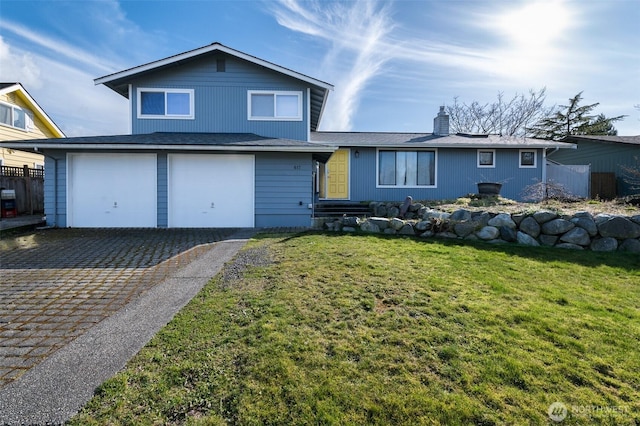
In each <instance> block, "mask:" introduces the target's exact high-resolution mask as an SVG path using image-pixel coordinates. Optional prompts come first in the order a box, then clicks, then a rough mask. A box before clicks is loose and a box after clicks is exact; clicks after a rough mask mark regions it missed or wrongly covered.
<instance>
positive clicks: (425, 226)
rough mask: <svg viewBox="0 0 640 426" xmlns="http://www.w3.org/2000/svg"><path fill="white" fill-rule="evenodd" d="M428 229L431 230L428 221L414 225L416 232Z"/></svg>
mask: <svg viewBox="0 0 640 426" xmlns="http://www.w3.org/2000/svg"><path fill="white" fill-rule="evenodd" d="M429 228H431V222H429V221H428V220H421V221H420V222H418V223H416V231H426V230H427V229H429Z"/></svg>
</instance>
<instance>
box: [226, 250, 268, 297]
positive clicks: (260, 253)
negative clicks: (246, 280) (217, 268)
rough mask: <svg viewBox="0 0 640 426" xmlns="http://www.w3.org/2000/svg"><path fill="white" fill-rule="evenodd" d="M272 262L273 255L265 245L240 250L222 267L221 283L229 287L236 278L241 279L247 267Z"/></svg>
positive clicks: (260, 265)
mask: <svg viewBox="0 0 640 426" xmlns="http://www.w3.org/2000/svg"><path fill="white" fill-rule="evenodd" d="M272 263H273V257H272V256H271V253H270V251H269V249H268V248H267V247H266V246H260V247H253V248H250V249H247V250H242V251H241V252H240V253H238V255H237V256H236V257H235V258H234V260H233V261H232V262H229V263H227V264H226V265H225V267H224V268H223V269H222V285H223V286H227V287H229V286H231V285H232V284H233V283H234V282H236V281H237V280H241V279H242V278H243V277H244V274H245V272H246V271H247V269H249V268H252V267H256V266H258V267H262V266H269V265H271V264H272Z"/></svg>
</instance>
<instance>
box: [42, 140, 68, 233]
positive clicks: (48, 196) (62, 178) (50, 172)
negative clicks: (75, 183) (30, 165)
mask: <svg viewBox="0 0 640 426" xmlns="http://www.w3.org/2000/svg"><path fill="white" fill-rule="evenodd" d="M54 159H55V160H54ZM44 167H45V170H46V174H45V178H44V214H45V216H46V217H47V225H48V226H58V227H62V228H63V227H66V226H67V179H66V176H67V157H66V154H65V153H64V152H59V151H58V152H55V153H52V154H48V155H46V156H45V157H44Z"/></svg>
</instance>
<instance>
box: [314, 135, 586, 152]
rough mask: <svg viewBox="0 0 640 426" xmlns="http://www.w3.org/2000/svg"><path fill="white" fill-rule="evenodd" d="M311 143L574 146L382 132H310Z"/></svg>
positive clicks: (501, 138)
mask: <svg viewBox="0 0 640 426" xmlns="http://www.w3.org/2000/svg"><path fill="white" fill-rule="evenodd" d="M311 141H312V142H317V143H322V144H326V145H333V146H345V147H347V146H352V147H378V148H410V147H420V148H575V145H574V144H570V143H564V142H556V141H547V140H542V139H531V138H521V137H513V136H499V135H467V134H456V135H449V136H437V135H434V134H433V133H386V132H312V133H311Z"/></svg>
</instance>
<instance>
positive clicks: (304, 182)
mask: <svg viewBox="0 0 640 426" xmlns="http://www.w3.org/2000/svg"><path fill="white" fill-rule="evenodd" d="M255 176H256V188H255V197H256V202H255V208H256V223H255V225H256V227H259V228H261V227H271V226H309V225H310V223H311V213H312V211H311V209H309V208H308V205H309V203H311V202H312V193H313V187H312V185H313V161H312V159H311V154H297V153H264V154H256V174H255ZM301 203H302V205H300V204H301Z"/></svg>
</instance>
